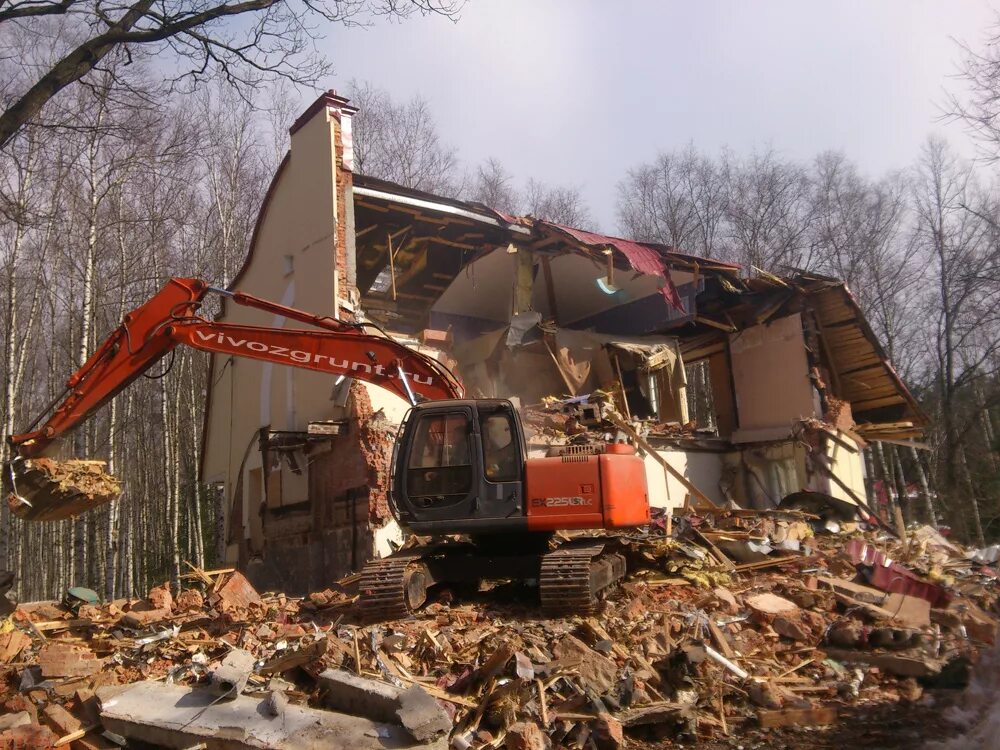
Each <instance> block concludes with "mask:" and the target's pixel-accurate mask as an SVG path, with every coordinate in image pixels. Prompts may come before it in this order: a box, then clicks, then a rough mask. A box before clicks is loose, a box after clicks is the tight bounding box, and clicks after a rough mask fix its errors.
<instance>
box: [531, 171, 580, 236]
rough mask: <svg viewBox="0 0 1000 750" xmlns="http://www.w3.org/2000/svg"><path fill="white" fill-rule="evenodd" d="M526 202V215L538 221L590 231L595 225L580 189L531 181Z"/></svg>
mask: <svg viewBox="0 0 1000 750" xmlns="http://www.w3.org/2000/svg"><path fill="white" fill-rule="evenodd" d="M524 202H525V207H524V211H525V213H527V214H528V215H530V216H534V217H535V218H536V219H542V220H544V221H551V222H554V223H556V224H564V225H565V226H570V227H578V228H580V229H589V228H591V226H592V224H593V222H592V220H591V218H590V211H588V210H587V205H586V203H585V202H584V200H583V195H582V194H581V193H580V190H579V188H575V187H560V186H558V185H546V184H545V183H544V182H539V181H538V180H535V179H530V180H528V185H527V189H526V190H525V196H524Z"/></svg>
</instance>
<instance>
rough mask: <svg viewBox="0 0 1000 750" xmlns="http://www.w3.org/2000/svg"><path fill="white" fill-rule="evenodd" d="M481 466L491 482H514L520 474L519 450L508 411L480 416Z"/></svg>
mask: <svg viewBox="0 0 1000 750" xmlns="http://www.w3.org/2000/svg"><path fill="white" fill-rule="evenodd" d="M480 431H481V432H482V435H483V466H485V467H486V478H487V479H489V480H490V481H491V482H516V481H517V480H518V479H519V478H520V475H521V451H520V450H519V448H520V446H519V445H518V443H517V432H516V431H515V428H514V425H513V424H512V422H511V415H510V414H508V413H500V414H490V415H488V416H483V417H481V421H480Z"/></svg>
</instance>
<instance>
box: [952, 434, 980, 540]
mask: <svg viewBox="0 0 1000 750" xmlns="http://www.w3.org/2000/svg"><path fill="white" fill-rule="evenodd" d="M958 457H959V465H960V468H961V471H962V478H963V479H964V480H965V486H966V490H967V491H968V493H969V494H968V498H967V499H968V505H969V511H970V515H971V516H972V530H973V532H974V533H975V542H976V544H977V545H978V546H979V547H985V546H986V537H985V535H984V534H983V520H982V517H981V516H980V514H979V501H978V500H977V499H976V488H975V485H974V484H973V483H972V474H971V473H970V472H969V463H968V461H966V459H965V447H964V446H962V447H960V448H959V449H958Z"/></svg>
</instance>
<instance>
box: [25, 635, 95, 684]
mask: <svg viewBox="0 0 1000 750" xmlns="http://www.w3.org/2000/svg"><path fill="white" fill-rule="evenodd" d="M38 664H39V666H40V667H41V669H42V677H89V676H90V675H92V674H94V673H95V672H99V671H100V670H101V667H102V666H104V660H103V659H98V658H97V657H96V656H95V655H94V652H93V651H91V650H90V649H89V648H86V647H84V646H78V645H77V644H75V643H62V642H60V641H47V642H46V643H45V645H44V646H42V647H41V648H40V649H39V651H38Z"/></svg>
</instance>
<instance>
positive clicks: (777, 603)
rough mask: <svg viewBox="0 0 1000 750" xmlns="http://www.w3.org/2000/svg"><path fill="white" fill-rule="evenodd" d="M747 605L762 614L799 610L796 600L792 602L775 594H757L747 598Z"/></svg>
mask: <svg viewBox="0 0 1000 750" xmlns="http://www.w3.org/2000/svg"><path fill="white" fill-rule="evenodd" d="M745 601H746V603H747V606H748V607H750V609H752V610H753V611H754V612H756V613H757V614H760V615H781V614H789V613H792V612H798V611H799V607H798V605H797V604H795V602H790V601H788V599H784V598H782V597H780V596H776V595H774V594H755V595H754V596H748V597H746V599H745Z"/></svg>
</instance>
